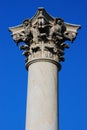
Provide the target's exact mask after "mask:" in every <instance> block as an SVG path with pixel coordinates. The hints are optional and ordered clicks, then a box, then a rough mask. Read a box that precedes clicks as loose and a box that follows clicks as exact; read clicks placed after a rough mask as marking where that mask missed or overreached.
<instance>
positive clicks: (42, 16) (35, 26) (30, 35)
mask: <svg viewBox="0 0 87 130" xmlns="http://www.w3.org/2000/svg"><path fill="white" fill-rule="evenodd" d="M79 28H80V26H79V25H74V24H69V23H66V22H64V20H63V19H61V18H53V17H51V16H50V15H49V14H48V13H47V12H46V11H45V9H43V8H39V9H38V11H37V13H36V15H35V16H34V17H33V18H31V19H26V20H25V21H24V22H23V23H22V24H21V25H19V26H16V27H11V28H9V30H10V31H11V32H12V36H13V39H14V41H15V42H16V44H17V45H18V43H19V42H24V43H25V45H22V46H21V47H20V49H21V50H24V53H23V55H25V56H26V59H25V62H26V67H27V68H28V66H29V65H30V64H31V63H33V62H35V60H37V59H38V60H39V59H43V60H44V59H46V60H47V59H48V60H50V61H51V62H53V63H56V64H57V63H59V62H61V61H64V50H65V49H66V48H69V45H68V44H66V43H65V41H66V40H69V41H71V42H73V41H74V39H75V38H76V35H77V30H78V29H79ZM38 60H37V61H38Z"/></svg>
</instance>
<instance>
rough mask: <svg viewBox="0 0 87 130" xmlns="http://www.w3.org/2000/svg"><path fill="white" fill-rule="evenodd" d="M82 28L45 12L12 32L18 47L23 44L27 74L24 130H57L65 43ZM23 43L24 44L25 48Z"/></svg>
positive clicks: (13, 28) (42, 11) (42, 10)
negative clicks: (60, 74) (60, 77)
mask: <svg viewBox="0 0 87 130" xmlns="http://www.w3.org/2000/svg"><path fill="white" fill-rule="evenodd" d="M79 28H80V26H79V25H73V24H69V23H66V22H64V20H63V19H61V18H53V17H51V16H50V15H49V14H48V13H47V12H46V10H45V9H44V8H39V9H38V11H37V12H36V14H35V16H34V17H33V18H31V19H26V20H24V21H23V23H22V24H21V25H18V26H15V27H11V28H9V30H10V31H11V32H12V36H13V39H14V41H15V42H16V44H17V45H18V43H19V42H22V45H21V46H20V49H21V50H24V52H23V55H24V56H25V57H26V58H25V64H26V69H27V70H28V89H27V110H26V128H25V130H58V129H59V124H58V122H59V121H58V120H59V119H58V101H57V100H58V72H59V70H60V69H61V65H60V62H62V61H64V50H65V49H66V48H69V45H68V44H66V43H65V41H67V40H68V41H71V42H73V41H74V40H75V38H76V35H77V30H78V29H79ZM23 42H24V43H25V44H23Z"/></svg>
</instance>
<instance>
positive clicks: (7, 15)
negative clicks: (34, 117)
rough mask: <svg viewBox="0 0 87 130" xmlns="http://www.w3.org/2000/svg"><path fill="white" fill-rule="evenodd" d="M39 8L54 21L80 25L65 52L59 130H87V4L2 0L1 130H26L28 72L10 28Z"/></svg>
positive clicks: (80, 0) (73, 0)
mask: <svg viewBox="0 0 87 130" xmlns="http://www.w3.org/2000/svg"><path fill="white" fill-rule="evenodd" d="M38 7H44V8H45V9H46V10H47V12H48V13H49V14H51V15H52V16H53V17H61V18H63V19H64V20H65V22H69V23H73V24H80V25H81V26H82V29H81V30H79V33H78V36H77V38H76V40H75V42H74V43H73V44H72V43H70V42H68V43H69V45H70V49H67V50H66V51H65V62H64V63H62V70H61V71H60V72H59V105H60V110H59V113H60V114H59V120H60V121H59V125H60V127H59V128H60V129H59V130H87V1H86V0H67V1H65V0H60V1H58V0H15V1H12V0H8V1H6V0H1V2H0V61H1V62H0V130H25V116H26V94H27V93H26V92H27V71H26V69H25V63H24V57H23V56H22V52H21V51H20V50H19V48H18V47H17V46H16V45H15V43H14V41H13V39H12V37H11V36H10V32H9V31H8V28H9V27H11V26H16V25H18V24H21V23H22V21H24V20H25V19H26V18H31V17H32V16H33V15H34V14H35V12H36V10H37V8H38Z"/></svg>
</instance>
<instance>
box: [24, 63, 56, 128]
mask: <svg viewBox="0 0 87 130" xmlns="http://www.w3.org/2000/svg"><path fill="white" fill-rule="evenodd" d="M28 73H29V76H28V81H29V82H28V91H27V92H28V96H27V113H26V115H27V117H26V130H53V129H54V130H58V129H57V124H58V120H57V66H56V65H55V64H53V63H50V62H45V61H43V62H35V63H33V64H31V65H30V66H29V72H28ZM43 77H44V78H43Z"/></svg>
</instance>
